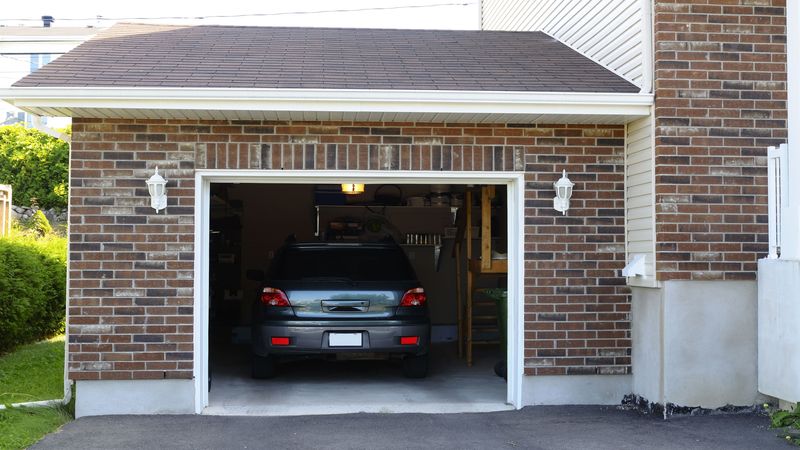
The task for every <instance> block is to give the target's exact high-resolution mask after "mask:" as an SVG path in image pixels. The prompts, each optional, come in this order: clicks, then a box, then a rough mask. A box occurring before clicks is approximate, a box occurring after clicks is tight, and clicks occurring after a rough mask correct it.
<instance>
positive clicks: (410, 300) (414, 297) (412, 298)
mask: <svg viewBox="0 0 800 450" xmlns="http://www.w3.org/2000/svg"><path fill="white" fill-rule="evenodd" d="M427 301H428V297H427V296H426V295H425V289H422V288H414V289H409V290H408V291H406V293H405V294H403V299H402V300H400V306H425V302H427Z"/></svg>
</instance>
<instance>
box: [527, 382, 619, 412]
mask: <svg viewBox="0 0 800 450" xmlns="http://www.w3.org/2000/svg"><path fill="white" fill-rule="evenodd" d="M630 392H631V376H630V375H561V376H559V375H555V376H547V375H545V376H542V375H539V376H532V377H523V378H522V404H523V405H526V406H528V405H618V404H620V403H621V402H622V399H623V397H625V395H626V394H629V393H630Z"/></svg>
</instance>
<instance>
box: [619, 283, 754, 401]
mask: <svg viewBox="0 0 800 450" xmlns="http://www.w3.org/2000/svg"><path fill="white" fill-rule="evenodd" d="M756 306H757V295H756V282H754V281H667V282H665V283H663V287H661V288H658V289H648V288H633V304H632V311H631V324H632V336H631V337H632V340H633V352H632V364H633V383H632V386H633V393H634V394H637V395H640V396H642V397H644V398H646V399H647V400H649V401H650V402H654V403H659V404H662V405H667V404H670V403H671V404H673V405H678V406H697V407H702V408H710V409H713V408H719V407H722V406H725V405H740V406H744V405H753V404H756V403H760V402H761V401H763V400H764V397H763V396H761V395H760V394H759V392H758V389H757V386H758V380H757V370H756V362H757V345H756V342H757V333H756V324H757V313H756Z"/></svg>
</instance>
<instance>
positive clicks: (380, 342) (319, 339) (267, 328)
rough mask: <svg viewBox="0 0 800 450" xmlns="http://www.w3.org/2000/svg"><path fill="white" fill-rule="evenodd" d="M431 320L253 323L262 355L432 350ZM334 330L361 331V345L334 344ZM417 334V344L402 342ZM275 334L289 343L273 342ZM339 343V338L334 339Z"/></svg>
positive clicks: (255, 345) (255, 342) (255, 349)
mask: <svg viewBox="0 0 800 450" xmlns="http://www.w3.org/2000/svg"><path fill="white" fill-rule="evenodd" d="M430 329H431V326H430V322H429V321H428V320H427V319H424V320H423V319H413V320H381V321H375V320H373V321H346V322H343V321H302V320H284V321H276V322H267V323H263V324H260V325H258V326H254V327H253V336H252V337H253V340H252V344H253V352H254V353H256V354H257V355H260V356H267V355H293V354H294V355H297V354H319V353H406V354H414V355H422V354H425V353H428V347H429V344H430ZM332 333H334V334H335V333H350V334H360V335H361V345H360V346H335V345H334V346H332V345H331V334H332ZM403 336H405V337H413V336H416V337H418V338H419V339H418V340H417V343H416V344H401V342H400V338H401V337H403ZM273 337H281V338H283V337H288V338H289V344H288V345H273V343H272V338H273ZM334 343H335V341H334Z"/></svg>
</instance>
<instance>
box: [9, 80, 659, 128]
mask: <svg viewBox="0 0 800 450" xmlns="http://www.w3.org/2000/svg"><path fill="white" fill-rule="evenodd" d="M0 98H2V99H3V100H5V101H7V102H9V103H11V104H12V105H14V106H16V107H17V108H20V109H22V110H24V111H27V112H30V113H33V114H38V115H43V116H65V117H96V118H132V119H211V120H226V119H232V120H324V121H380V122H477V123H503V122H510V123H515V122H519V123H552V122H555V123H576V124H582V123H596V124H624V123H627V122H630V121H631V120H634V119H636V118H639V117H645V116H648V115H649V113H650V107H651V105H652V104H653V97H652V95H649V94H628V93H574V92H557V93H554V92H484V91H407V90H325V89H246V88H241V89H237V88H127V87H125V88H74V87H73V88H52V87H28V88H9V89H3V90H0Z"/></svg>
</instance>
